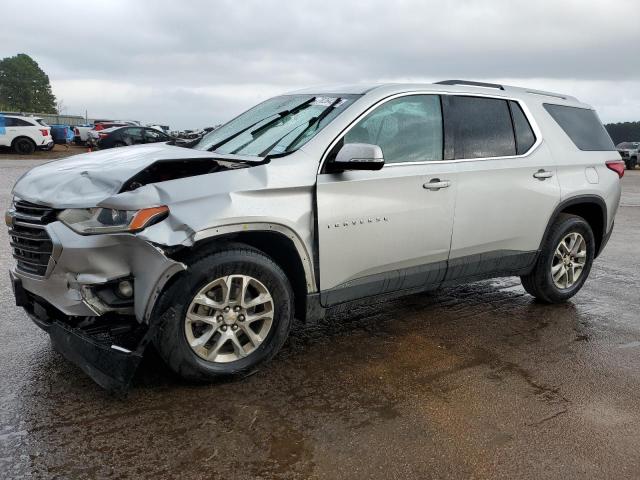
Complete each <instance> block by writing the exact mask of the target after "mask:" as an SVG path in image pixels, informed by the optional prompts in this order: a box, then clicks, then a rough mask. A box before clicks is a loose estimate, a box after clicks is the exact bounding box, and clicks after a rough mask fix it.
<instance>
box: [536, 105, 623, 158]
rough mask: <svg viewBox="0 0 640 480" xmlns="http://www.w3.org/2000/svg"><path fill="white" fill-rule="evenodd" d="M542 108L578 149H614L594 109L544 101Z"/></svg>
mask: <svg viewBox="0 0 640 480" xmlns="http://www.w3.org/2000/svg"><path fill="white" fill-rule="evenodd" d="M544 108H545V109H546V110H547V112H549V115H551V116H552V117H553V119H554V120H555V121H556V122H557V123H558V125H560V127H561V128H562V129H563V130H564V132H565V133H566V134H567V135H568V136H569V138H570V139H571V141H572V142H573V143H574V144H575V146H576V147H578V148H579V149H580V150H584V151H609V150H615V146H614V145H613V142H612V141H611V137H610V136H609V134H608V133H607V131H606V130H605V129H604V127H603V126H602V123H601V122H600V119H599V118H598V115H597V114H596V112H595V111H593V110H590V109H588V108H578V107H567V106H564V105H553V104H550V103H545V104H544Z"/></svg>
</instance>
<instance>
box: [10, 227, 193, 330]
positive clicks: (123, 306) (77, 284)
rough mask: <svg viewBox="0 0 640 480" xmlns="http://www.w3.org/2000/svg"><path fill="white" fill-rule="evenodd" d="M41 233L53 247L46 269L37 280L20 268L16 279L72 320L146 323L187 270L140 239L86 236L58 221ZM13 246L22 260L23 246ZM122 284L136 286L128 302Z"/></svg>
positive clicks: (123, 235) (16, 269)
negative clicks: (117, 317) (109, 316)
mask: <svg viewBox="0 0 640 480" xmlns="http://www.w3.org/2000/svg"><path fill="white" fill-rule="evenodd" d="M42 228H44V229H45V230H46V232H47V234H48V236H49V237H50V239H51V243H52V245H53V248H52V253H51V255H50V257H49V259H48V262H47V265H46V269H43V270H42V271H41V272H40V273H42V274H41V275H37V274H34V273H29V272H27V271H24V270H23V269H21V268H20V262H18V266H16V267H15V268H14V269H13V270H12V272H11V274H12V278H14V279H19V280H20V283H21V287H22V288H23V289H24V291H25V292H27V294H31V295H33V296H34V297H37V298H38V299H40V300H41V301H43V302H46V303H47V304H49V305H51V306H52V307H54V308H55V309H57V310H58V311H60V312H61V313H62V314H63V315H66V316H69V317H91V316H101V315H104V314H106V313H110V312H116V313H125V314H134V315H135V317H136V319H137V320H138V322H140V323H143V322H146V321H148V319H149V316H150V314H151V310H152V308H153V305H154V303H155V300H156V299H157V297H158V294H159V293H160V292H161V290H162V287H163V286H164V284H165V283H166V281H168V280H169V278H171V277H172V276H173V275H174V274H175V273H177V272H179V271H181V270H183V269H184V268H185V266H184V265H183V264H181V263H178V262H175V261H173V260H171V259H170V258H168V257H166V256H165V255H164V253H163V252H162V251H161V250H160V249H159V248H157V247H154V246H153V245H151V244H150V243H148V242H146V241H144V240H142V239H140V238H138V237H137V236H136V235H132V234H111V235H86V236H84V235H79V234H77V233H75V232H74V231H73V230H71V229H70V228H68V227H67V226H65V225H64V224H63V223H62V222H59V221H55V222H53V223H50V224H48V225H46V226H43V227H42ZM11 234H12V233H11V232H10V235H11ZM12 246H13V248H14V256H16V255H18V256H17V257H16V258H21V257H20V254H21V253H23V252H22V250H21V245H20V244H15V243H14V244H13V245H12ZM24 248H28V247H24ZM122 280H127V281H130V282H131V283H132V284H133V296H132V298H131V299H130V300H129V301H127V299H122V298H118V296H117V295H115V294H114V290H115V288H116V287H117V283H118V282H119V281H122Z"/></svg>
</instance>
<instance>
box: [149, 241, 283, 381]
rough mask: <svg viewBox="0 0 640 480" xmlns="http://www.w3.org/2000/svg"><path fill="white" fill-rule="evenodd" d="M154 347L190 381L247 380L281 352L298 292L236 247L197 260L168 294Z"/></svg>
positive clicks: (252, 253)
mask: <svg viewBox="0 0 640 480" xmlns="http://www.w3.org/2000/svg"><path fill="white" fill-rule="evenodd" d="M161 304H163V305H166V306H168V308H166V310H165V311H164V313H163V314H161V320H160V321H161V328H160V331H159V334H158V335H157V336H156V338H155V340H154V343H155V346H156V348H157V350H158V352H159V353H160V356H161V357H162V358H163V359H164V360H165V362H166V363H167V364H168V365H169V367H170V368H171V369H172V370H173V371H174V372H176V373H177V374H178V375H180V376H181V377H183V378H185V379H187V380H192V381H208V380H214V379H216V378H219V377H228V376H242V375H246V374H248V373H251V372H252V371H254V370H255V369H256V367H257V366H258V365H260V364H262V363H264V362H267V361H269V360H270V359H271V358H273V357H274V356H275V354H276V353H277V352H278V350H279V349H280V348H281V347H282V345H283V344H284V342H285V340H286V339H287V336H288V334H289V330H290V328H291V324H292V321H293V311H294V308H293V293H292V290H291V286H290V284H289V281H288V279H287V277H286V275H285V273H284V272H283V271H282V269H281V268H280V267H279V266H278V265H277V264H276V263H275V262H274V261H273V260H271V258H269V257H268V256H266V255H265V254H263V253H262V252H260V251H259V250H256V249H253V248H251V247H248V246H244V245H240V244H235V245H231V246H229V247H227V249H225V250H223V251H217V252H214V253H211V254H209V255H205V256H201V257H200V258H198V259H195V260H194V261H193V263H192V264H191V265H190V267H189V269H188V273H186V274H185V275H184V276H182V277H181V278H180V279H179V280H178V281H177V282H175V283H174V284H173V285H172V286H171V287H169V289H168V290H167V291H166V292H165V293H164V294H163V299H162V302H161Z"/></svg>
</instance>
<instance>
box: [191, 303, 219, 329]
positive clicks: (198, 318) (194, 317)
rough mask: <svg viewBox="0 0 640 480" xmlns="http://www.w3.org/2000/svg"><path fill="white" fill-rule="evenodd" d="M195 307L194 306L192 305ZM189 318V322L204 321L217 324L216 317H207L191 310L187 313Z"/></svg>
mask: <svg viewBox="0 0 640 480" xmlns="http://www.w3.org/2000/svg"><path fill="white" fill-rule="evenodd" d="M192 308H193V307H192ZM187 320H188V321H189V322H192V323H193V322H202V323H207V324H209V325H216V318H215V317H207V316H205V315H198V314H197V313H193V312H189V313H187Z"/></svg>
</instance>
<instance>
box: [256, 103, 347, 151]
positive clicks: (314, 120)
mask: <svg viewBox="0 0 640 480" xmlns="http://www.w3.org/2000/svg"><path fill="white" fill-rule="evenodd" d="M340 101H342V99H341V98H336V99H335V100H334V101H333V102H331V105H328V106H327V108H325V109H324V110H323V111H322V112H321V113H320V114H319V115H316V116H315V117H311V118H310V119H309V121H308V122H307V126H306V127H305V128H304V129H303V130H302V132H300V133H299V134H298V135H296V138H294V139H293V140H292V141H291V142H289V145H287V148H285V149H284V151H285V152H286V151H287V150H288V149H289V147H290V146H291V145H295V143H296V142H297V141H298V140H300V139H301V138H302V136H303V135H304V134H305V133H306V132H307V130H309V129H310V128H311V127H313V126H314V125H315V126H316V128H318V127H319V126H320V122H321V121H322V120H324V118H325V117H326V116H327V115H329V114H330V113H331V111H332V110H333V109H334V108H336V105H337V104H338V103H340ZM297 128H300V125H298V126H297V127H295V128H292V129H291V130H289V131H288V132H287V133H285V134H284V135H283V136H281V137H280V138H278V140H276V141H275V143H273V144H271V145H270V146H269V147H268V148H267V149H266V150H264V151H262V152H260V156H261V157H264V156H265V155H267V154H268V153H269V152H270V151H271V150H273V149H274V148H275V147H276V145H278V143H280V142H281V141H282V140H283V139H285V138H287V135H289V134H290V133H291V132H293V131H295V130H296V129H297Z"/></svg>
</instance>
